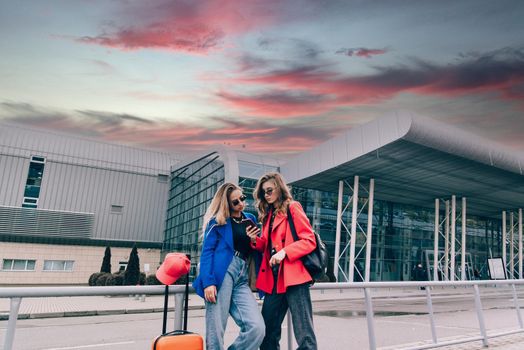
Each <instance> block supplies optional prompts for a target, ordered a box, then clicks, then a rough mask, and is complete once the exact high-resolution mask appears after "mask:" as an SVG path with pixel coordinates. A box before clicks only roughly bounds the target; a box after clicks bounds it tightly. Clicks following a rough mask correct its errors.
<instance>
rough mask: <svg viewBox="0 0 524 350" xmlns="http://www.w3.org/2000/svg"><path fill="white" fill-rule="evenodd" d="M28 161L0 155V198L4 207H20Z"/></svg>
mask: <svg viewBox="0 0 524 350" xmlns="http://www.w3.org/2000/svg"><path fill="white" fill-rule="evenodd" d="M28 169H29V159H27V158H22V157H16V156H9V155H3V154H0V198H2V204H3V205H6V206H20V205H21V204H22V200H23V197H24V190H25V183H26V181H27V170H28Z"/></svg>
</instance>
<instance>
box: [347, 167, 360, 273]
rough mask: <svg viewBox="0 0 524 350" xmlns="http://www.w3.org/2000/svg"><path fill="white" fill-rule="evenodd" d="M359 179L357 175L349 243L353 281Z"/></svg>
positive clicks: (354, 184) (350, 271) (350, 269)
mask: <svg viewBox="0 0 524 350" xmlns="http://www.w3.org/2000/svg"><path fill="white" fill-rule="evenodd" d="M358 180H359V177H358V176H355V178H354V181H353V207H352V208H351V209H352V211H351V241H350V245H349V282H353V281H354V280H355V279H354V276H355V247H356V245H357V239H356V238H357V219H358V217H357V216H358V215H357V209H358V187H359V184H358Z"/></svg>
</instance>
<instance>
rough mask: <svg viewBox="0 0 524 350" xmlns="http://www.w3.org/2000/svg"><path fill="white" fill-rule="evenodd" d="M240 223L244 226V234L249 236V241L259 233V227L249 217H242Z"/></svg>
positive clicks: (253, 240)
mask: <svg viewBox="0 0 524 350" xmlns="http://www.w3.org/2000/svg"><path fill="white" fill-rule="evenodd" d="M242 225H244V226H245V227H246V234H247V235H248V236H249V238H251V242H255V241H256V238H257V236H258V235H259V233H260V228H259V227H258V225H257V224H256V222H254V221H253V220H251V219H244V220H242Z"/></svg>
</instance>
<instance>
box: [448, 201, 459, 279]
mask: <svg viewBox="0 0 524 350" xmlns="http://www.w3.org/2000/svg"><path fill="white" fill-rule="evenodd" d="M456 210H457V198H456V197H455V195H452V196H451V262H450V265H451V266H450V271H449V274H450V276H449V277H450V280H451V281H454V280H455V225H456V222H455V220H456V214H457V211H456Z"/></svg>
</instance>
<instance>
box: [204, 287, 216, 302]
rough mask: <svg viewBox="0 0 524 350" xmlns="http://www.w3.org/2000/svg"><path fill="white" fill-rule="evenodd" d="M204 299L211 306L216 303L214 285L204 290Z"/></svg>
mask: <svg viewBox="0 0 524 350" xmlns="http://www.w3.org/2000/svg"><path fill="white" fill-rule="evenodd" d="M204 299H206V301H209V302H210V303H213V304H214V303H216V302H217V287H216V286H215V285H212V286H209V287H206V288H205V289H204Z"/></svg>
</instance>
